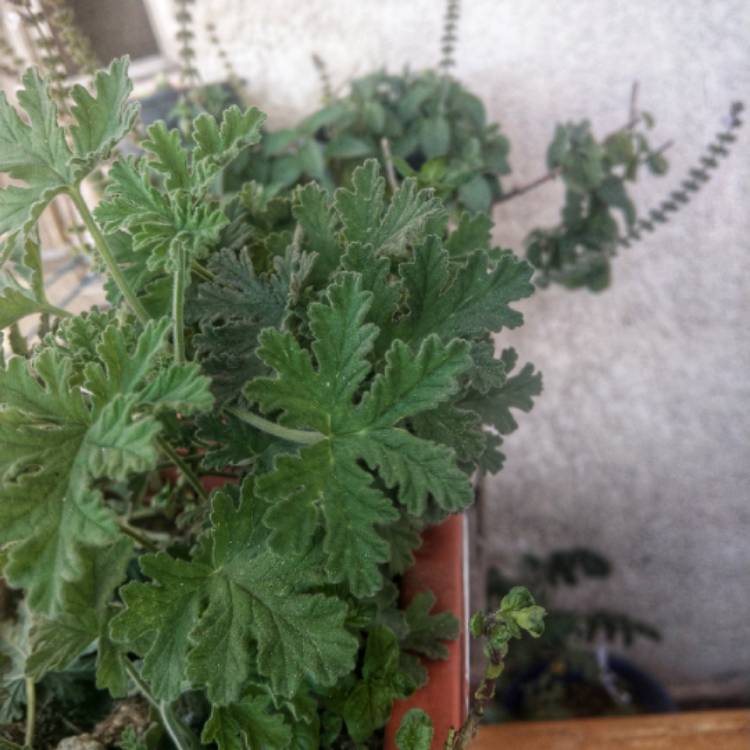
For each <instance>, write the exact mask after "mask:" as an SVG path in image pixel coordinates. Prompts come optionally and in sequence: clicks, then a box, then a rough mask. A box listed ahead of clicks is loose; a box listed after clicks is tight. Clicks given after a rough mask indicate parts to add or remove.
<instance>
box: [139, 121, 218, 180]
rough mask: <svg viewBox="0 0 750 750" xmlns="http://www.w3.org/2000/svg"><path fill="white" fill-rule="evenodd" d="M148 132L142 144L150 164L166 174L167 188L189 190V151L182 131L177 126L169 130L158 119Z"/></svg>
mask: <svg viewBox="0 0 750 750" xmlns="http://www.w3.org/2000/svg"><path fill="white" fill-rule="evenodd" d="M208 119H209V120H213V118H208ZM214 122H215V121H214ZM146 132H147V133H148V138H147V139H146V140H145V141H143V142H142V143H141V146H142V147H143V149H144V150H145V151H146V152H147V153H148V154H149V164H150V165H151V166H152V167H153V168H154V169H155V170H156V171H157V172H161V173H162V174H163V175H166V187H167V190H189V189H190V168H189V166H188V153H187V151H185V150H184V149H183V148H182V137H181V135H180V131H179V130H177V128H173V129H172V130H167V125H166V123H165V122H164V121H162V120H158V121H157V122H155V123H154V124H153V125H150V126H149V128H148V130H147V131H146Z"/></svg>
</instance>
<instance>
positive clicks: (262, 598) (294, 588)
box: [0, 60, 541, 750]
mask: <svg viewBox="0 0 750 750" xmlns="http://www.w3.org/2000/svg"><path fill="white" fill-rule="evenodd" d="M129 93H130V84H129V81H128V78H127V63H126V61H124V60H118V61H115V62H114V63H112V65H111V66H110V67H109V69H108V70H107V71H102V72H100V73H98V74H97V76H96V78H95V81H94V87H93V90H92V91H88V90H87V89H85V88H84V87H83V86H80V85H79V86H76V87H74V88H73V89H72V91H71V97H72V100H73V102H74V106H73V107H72V111H71V116H72V120H71V121H70V123H68V124H66V125H64V126H63V125H61V124H60V122H59V120H58V114H57V109H56V107H55V104H54V102H53V100H52V98H51V96H50V92H49V89H48V86H47V85H46V84H45V82H44V81H43V80H42V79H41V78H40V76H39V75H38V74H37V73H36V72H35V71H29V72H27V73H26V75H25V76H24V78H23V88H22V89H21V90H20V91H19V93H18V102H19V104H20V107H21V108H22V110H23V111H22V112H20V111H18V110H16V109H14V107H12V106H11V105H10V104H9V103H8V101H7V100H6V99H5V97H3V98H2V99H0V119H1V120H2V123H3V128H2V134H1V135H0V169H1V170H2V171H3V172H5V173H6V174H8V175H9V176H10V177H12V178H13V179H14V180H15V181H16V184H15V185H13V186H12V187H7V188H5V189H3V190H2V191H0V227H1V228H2V231H3V233H4V234H5V236H6V238H5V243H4V245H3V248H4V249H3V261H4V266H3V273H4V276H3V290H2V297H1V298H0V315H2V325H3V327H8V326H13V325H15V324H17V323H18V322H19V321H21V320H24V319H26V318H29V317H30V316H35V315H38V316H41V317H42V318H43V319H44V321H45V323H44V325H43V326H42V328H41V329H40V336H39V339H38V340H37V341H36V342H35V343H33V345H32V346H31V347H28V348H26V349H24V348H22V347H19V346H17V345H14V348H15V349H16V355H15V356H11V357H10V358H9V359H8V360H7V361H6V362H4V363H3V366H2V369H0V401H1V403H2V406H1V407H0V472H1V476H2V488H1V489H0V544H1V545H2V548H1V549H2V558H1V559H0V563H1V564H2V573H3V576H4V578H5V580H6V581H7V583H8V584H9V585H10V586H11V587H13V589H16V590H18V591H20V592H22V594H23V596H22V599H21V600H17V598H15V597H12V600H11V602H10V604H9V605H8V611H7V612H5V613H4V619H3V628H4V644H7V645H4V646H3V658H4V659H5V664H6V666H7V669H6V668H4V671H3V677H2V680H3V681H2V688H0V690H2V692H1V693H0V695H1V697H0V700H1V701H2V703H1V704H0V705H1V709H0V710H1V711H2V714H1V715H2V717H3V720H4V721H13V720H17V719H22V717H24V716H26V719H27V728H28V723H29V722H28V717H29V716H33V713H34V708H35V707H38V708H39V717H40V718H39V721H40V722H41V723H43V720H45V719H44V716H43V714H44V711H45V710H48V711H49V712H51V713H54V712H55V711H58V712H59V711H60V710H61V709H60V706H61V704H60V701H59V699H58V698H56V693H55V691H54V683H55V681H56V680H58V681H59V680H60V679H62V678H61V676H66V675H67V676H68V679H72V678H71V677H70V675H73V674H79V673H81V672H82V671H84V670H87V671H86V674H88V675H89V682H88V684H89V685H90V684H91V682H92V681H95V684H96V687H97V688H98V689H99V690H100V691H107V692H108V694H109V696H110V700H115V701H117V700H120V701H122V700H125V699H126V696H128V694H130V693H131V692H132V691H133V690H134V689H135V690H137V691H139V692H140V693H141V694H142V695H143V696H145V698H147V700H148V701H149V702H150V704H151V706H152V712H153V716H154V718H155V719H157V720H158V726H159V727H160V729H159V730H158V731H161V732H163V733H165V735H168V736H169V738H170V739H171V741H172V742H173V743H175V744H176V745H177V746H178V747H180V748H188V747H191V746H194V745H196V743H198V742H202V743H204V744H211V743H215V744H216V745H217V746H218V747H219V748H220V750H229V749H230V748H231V749H232V750H233V749H234V748H238V747H250V748H260V747H274V748H276V747H279V748H280V747H299V748H304V747H330V748H350V747H368V746H373V745H372V743H374V742H377V733H378V732H379V730H380V729H381V728H382V727H383V725H384V724H385V723H386V721H387V719H388V717H389V715H390V710H391V704H392V702H393V701H394V700H395V699H397V698H401V697H404V696H407V695H409V694H411V693H412V692H413V691H414V690H415V689H416V688H417V687H419V686H420V685H422V684H423V683H424V681H425V679H426V674H425V670H424V667H423V665H422V663H421V658H422V657H429V658H441V657H444V655H445V646H444V645H443V643H442V641H444V640H446V639H451V638H453V637H455V635H456V632H457V623H456V621H455V620H454V618H453V617H452V615H450V614H449V613H442V612H435V611H434V597H433V596H432V594H431V593H430V592H423V593H421V594H419V595H417V596H416V597H414V599H412V600H411V601H410V602H407V603H405V605H403V606H402V604H401V603H400V602H399V597H398V588H397V585H396V582H397V580H398V577H399V576H400V575H401V574H402V573H403V572H404V571H405V570H406V569H407V568H408V567H409V566H410V565H411V564H412V561H413V557H412V553H413V551H414V549H415V548H416V547H417V546H418V545H419V543H420V534H419V532H420V530H421V529H422V528H424V526H425V525H427V524H430V523H434V522H436V521H438V520H440V519H442V518H444V517H446V516H447V515H448V514H450V513H455V512H458V511H460V510H462V509H463V508H465V507H467V506H468V505H469V504H470V503H471V501H472V499H473V493H472V487H471V482H470V477H471V475H472V473H473V472H475V471H477V470H478V471H480V472H483V471H491V472H494V471H497V470H498V469H499V468H500V467H501V465H502V453H501V452H500V445H501V442H502V439H503V437H504V436H505V435H507V434H508V433H510V432H512V431H513V430H514V429H515V428H516V426H517V425H516V421H515V417H514V411H516V410H520V411H527V410H528V409H529V408H530V407H531V405H532V401H533V398H534V397H535V396H536V395H538V394H539V392H540V390H541V380H540V376H539V374H538V373H536V372H535V371H534V369H533V367H532V366H531V365H525V366H523V367H520V368H519V367H517V366H516V361H517V356H516V354H515V352H513V351H512V350H506V351H504V352H503V353H502V355H501V356H500V357H499V358H495V356H494V344H493V341H492V339H491V337H490V334H491V333H492V332H496V331H501V330H503V329H510V328H515V327H517V326H519V325H520V324H521V323H522V316H521V314H520V313H519V312H518V311H517V310H515V309H514V308H513V303H515V302H517V301H518V300H521V299H523V298H525V297H528V296H529V295H530V294H531V293H532V290H533V287H532V284H531V282H530V278H531V275H532V269H531V267H530V266H529V265H528V264H527V263H526V262H524V261H522V260H519V259H518V258H517V257H515V256H514V255H513V253H512V252H510V251H508V250H501V249H498V248H494V247H492V246H491V243H490V227H491V225H490V222H489V221H488V220H487V219H486V217H485V216H483V215H481V214H479V215H470V214H464V215H462V216H461V217H460V218H459V220H458V222H457V224H456V226H455V227H452V226H451V224H450V221H449V218H450V216H449V213H448V212H447V211H446V209H445V208H444V207H443V204H442V203H441V202H440V201H439V200H438V199H437V198H436V197H435V196H434V194H433V192H432V191H430V190H424V189H420V186H419V185H418V184H417V181H416V180H414V179H407V180H404V181H403V183H402V184H401V185H400V186H399V187H398V189H396V190H395V191H391V190H389V189H388V186H387V184H386V180H385V178H384V177H383V176H382V175H381V170H380V168H379V166H378V164H377V162H376V161H374V160H370V161H366V162H365V163H364V164H363V165H362V166H360V167H358V168H356V169H354V170H353V171H352V172H351V175H350V177H349V178H348V179H347V181H346V186H344V187H340V188H338V189H337V190H336V191H335V192H333V193H332V192H330V191H327V190H325V189H324V188H323V187H320V186H318V185H316V184H308V185H305V186H301V187H298V188H296V189H295V190H293V191H291V192H284V193H280V194H277V195H275V196H274V197H273V198H271V199H268V198H267V196H263V195H262V194H261V193H262V189H261V190H259V188H258V186H257V185H252V184H251V185H247V186H246V187H244V188H243V189H242V190H240V191H238V192H236V193H233V194H230V195H225V196H222V195H221V194H219V193H218V192H217V191H216V184H217V180H218V178H219V177H220V175H221V173H222V170H223V169H224V168H225V167H226V166H227V165H228V164H229V163H230V162H231V161H232V160H233V159H235V158H236V157H237V156H238V155H239V154H240V153H241V152H242V151H243V150H244V149H247V148H248V147H252V146H253V145H254V144H256V143H258V141H259V139H260V137H261V127H262V123H263V115H261V113H260V112H258V111H257V110H255V109H248V110H246V111H241V110H240V109H239V108H237V107H231V108H229V109H227V110H225V111H224V113H223V115H222V118H221V120H220V121H217V120H216V119H215V118H213V117H212V116H210V115H208V114H203V115H201V116H199V117H197V118H195V119H194V121H193V124H192V130H191V132H190V137H189V139H188V140H184V139H183V138H182V137H181V135H180V133H179V132H178V131H176V130H171V131H170V130H168V129H167V127H166V126H165V125H164V124H163V123H161V122H159V123H155V124H153V125H152V126H151V127H149V129H148V132H147V136H146V138H145V140H143V142H142V144H141V146H142V149H143V154H142V155H141V156H138V157H132V156H131V157H122V156H121V157H117V158H116V160H115V161H114V163H113V164H112V165H111V168H110V169H109V173H108V176H107V183H108V185H107V189H106V193H105V195H104V199H103V200H102V201H101V202H100V203H99V205H98V206H97V207H96V209H95V210H94V211H93V213H92V211H91V210H90V209H89V207H88V205H87V202H86V200H85V198H84V195H83V193H82V191H81V181H82V180H83V179H84V178H85V177H86V176H87V175H88V174H90V173H91V172H92V170H94V169H96V168H97V167H98V165H100V164H101V163H103V162H104V161H105V160H106V159H108V158H109V157H110V155H111V154H112V152H113V149H114V148H115V147H116V145H117V143H118V142H119V141H120V140H121V139H122V138H124V137H125V136H126V134H128V133H129V132H130V131H131V130H132V128H133V125H134V121H135V118H136V114H137V112H136V108H135V106H134V105H133V104H131V103H130V102H129V101H128V97H129ZM60 194H64V195H67V196H68V197H69V198H70V199H72V201H73V203H74V204H75V206H76V208H77V210H78V211H79V213H80V215H81V219H82V221H83V222H84V223H85V225H86V226H87V228H88V231H89V233H90V235H91V238H92V241H93V243H94V246H95V248H96V252H97V263H98V264H99V266H100V268H101V270H102V271H103V272H104V273H105V274H106V276H107V285H106V286H107V294H108V297H109V300H110V302H111V307H110V308H108V309H107V310H96V309H93V310H90V311H87V312H85V313H83V314H80V315H76V316H73V315H70V314H69V313H67V312H66V311H64V310H61V309H59V308H56V307H55V306H54V305H51V304H50V303H49V301H48V300H47V297H46V293H45V284H44V274H43V267H42V264H41V261H40V252H39V244H38V238H37V232H36V228H35V227H36V221H37V219H38V218H39V216H40V214H41V213H42V212H43V210H44V209H45V207H46V206H47V205H48V204H49V202H50V201H51V200H52V199H53V198H55V197H56V196H58V195H60ZM219 478H220V479H219ZM211 482H213V483H214V486H215V485H216V484H222V485H223V486H219V487H217V488H215V489H214V490H213V491H210V489H209V488H210V486H211ZM102 694H103V693H101V692H100V693H98V695H100V696H101V695H102ZM32 724H33V719H32ZM31 728H32V730H33V725H32V727H31ZM157 734H158V732H157ZM136 739H137V740H138V741H139V742H140V741H141V740H142V741H144V742H146V739H147V738H136ZM27 740H28V742H27V744H31V741H30V739H29V738H28V737H27ZM131 740H133V738H132V737H131ZM133 741H135V740H133ZM149 741H150V742H153V741H156V740H154V739H153V737H151V740H149Z"/></svg>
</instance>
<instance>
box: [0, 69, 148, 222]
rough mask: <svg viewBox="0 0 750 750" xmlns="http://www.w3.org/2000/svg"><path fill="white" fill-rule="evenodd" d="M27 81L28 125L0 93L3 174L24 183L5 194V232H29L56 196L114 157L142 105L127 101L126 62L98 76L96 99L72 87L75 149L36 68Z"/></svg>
mask: <svg viewBox="0 0 750 750" xmlns="http://www.w3.org/2000/svg"><path fill="white" fill-rule="evenodd" d="M22 81H23V88H22V89H21V90H20V91H19V92H18V96H17V98H18V103H19V104H20V106H21V107H22V108H23V109H24V111H25V112H26V115H27V119H28V123H27V122H24V121H23V120H22V119H21V118H20V117H19V116H18V113H17V112H16V111H15V109H14V108H13V107H12V106H11V105H10V104H9V103H8V101H7V99H6V97H5V94H3V93H0V172H6V173H7V174H8V175H9V176H10V177H12V178H13V179H16V180H20V181H22V182H23V183H25V185H24V186H23V187H19V186H10V187H6V188H4V189H2V190H0V234H2V233H5V232H15V231H17V230H22V231H23V232H24V233H27V232H28V231H29V230H30V228H31V225H32V224H33V223H34V222H35V221H36V219H37V218H38V217H39V215H40V214H41V212H42V211H43V210H44V208H45V207H46V206H47V204H48V203H49V202H50V201H51V200H52V198H54V197H55V196H56V195H57V194H59V193H60V192H62V191H64V190H66V189H68V188H70V187H74V186H76V185H77V184H78V183H79V182H80V181H81V180H82V179H83V178H84V177H85V176H86V175H87V174H88V173H89V172H91V170H92V169H93V168H94V167H95V165H96V164H97V163H98V162H100V161H101V160H102V159H104V158H106V157H107V156H109V154H110V152H111V151H112V149H113V148H114V146H115V145H116V144H117V142H118V141H120V140H121V139H122V138H123V137H124V136H125V134H126V133H127V132H128V131H129V130H130V129H131V128H132V127H133V124H134V122H135V117H136V115H137V106H136V105H134V104H132V103H129V102H128V100H127V99H128V95H129V93H130V82H129V80H128V77H127V59H126V58H121V59H119V60H115V61H114V62H113V63H112V64H111V65H110V67H109V69H108V70H107V71H106V72H105V71H100V72H99V73H98V74H97V75H96V77H95V79H94V86H95V93H94V95H93V96H92V95H91V94H90V93H89V92H87V91H86V90H85V89H84V88H83V87H82V86H80V85H77V86H74V87H73V90H72V93H71V96H72V97H73V100H74V106H73V108H72V114H73V118H74V122H73V124H72V125H71V127H70V137H71V140H72V143H73V151H71V149H70V147H69V145H68V142H67V140H66V136H65V131H64V130H63V128H62V127H61V126H60V125H59V124H58V113H57V109H56V107H55V105H54V103H53V101H52V98H51V96H50V94H49V91H48V87H47V84H46V83H45V81H43V80H42V79H41V78H40V76H39V74H38V73H37V72H36V71H35V70H33V69H29V70H27V71H26V73H25V74H24V76H23V79H22Z"/></svg>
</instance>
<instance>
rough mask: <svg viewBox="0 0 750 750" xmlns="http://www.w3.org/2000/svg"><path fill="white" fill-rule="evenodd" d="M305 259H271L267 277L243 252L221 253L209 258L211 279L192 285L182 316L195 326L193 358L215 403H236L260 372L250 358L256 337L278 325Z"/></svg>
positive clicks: (308, 261) (292, 296) (305, 271)
mask: <svg viewBox="0 0 750 750" xmlns="http://www.w3.org/2000/svg"><path fill="white" fill-rule="evenodd" d="M311 260H312V259H311V258H310V257H309V256H305V255H300V254H295V253H294V252H292V253H289V254H288V256H287V258H286V259H277V261H276V263H275V269H274V272H273V273H270V274H265V275H262V276H258V275H257V274H256V273H255V269H254V268H253V264H252V261H251V260H250V256H249V254H248V253H247V252H246V251H240V253H239V254H235V253H234V252H232V251H231V250H221V251H220V252H218V253H216V254H214V255H213V256H212V257H211V260H210V261H209V269H210V271H211V272H212V273H213V276H214V278H213V280H212V281H208V282H205V283H203V284H200V285H199V286H198V290H197V295H196V296H195V298H194V299H193V300H192V301H191V302H190V303H189V304H188V306H187V315H188V317H189V318H190V319H192V320H196V321H197V322H198V324H199V326H200V329H201V330H200V333H199V334H198V335H197V336H196V337H195V339H194V341H195V344H196V346H197V349H198V357H199V359H200V360H201V363H202V366H203V368H204V370H205V372H206V373H207V374H208V375H210V376H211V377H212V379H213V388H214V392H215V393H216V394H217V395H218V396H219V398H220V399H221V400H227V399H232V398H236V396H237V394H238V392H239V391H241V389H242V387H243V386H244V385H245V383H246V382H247V381H248V380H250V379H251V378H252V377H254V376H255V375H259V374H260V373H261V372H262V371H263V367H262V364H261V362H260V361H259V360H258V358H257V357H256V356H255V349H256V347H257V345H258V334H259V333H260V332H261V330H263V329H264V328H268V327H271V328H277V327H279V326H280V325H281V323H282V321H283V320H284V318H285V316H286V314H287V308H288V306H289V305H290V304H292V303H293V302H294V301H295V298H296V291H295V290H296V289H298V288H299V286H300V285H301V284H302V283H303V282H304V281H305V279H306V277H307V275H308V273H309V272H310V265H311Z"/></svg>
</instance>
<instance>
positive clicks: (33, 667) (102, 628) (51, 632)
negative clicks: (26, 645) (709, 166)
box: [26, 539, 131, 682]
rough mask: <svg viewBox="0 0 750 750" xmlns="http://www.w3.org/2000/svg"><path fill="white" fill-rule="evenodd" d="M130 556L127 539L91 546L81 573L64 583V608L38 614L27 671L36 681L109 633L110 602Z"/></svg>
mask: <svg viewBox="0 0 750 750" xmlns="http://www.w3.org/2000/svg"><path fill="white" fill-rule="evenodd" d="M130 556H131V544H130V542H129V541H128V540H127V539H120V540H118V541H117V542H116V543H115V544H113V545H111V546H109V547H103V548H88V549H87V550H86V552H85V554H84V555H82V561H83V563H82V567H83V573H82V575H81V576H80V577H79V578H78V579H76V580H75V581H66V582H65V583H63V587H62V594H61V600H62V607H61V612H60V613H59V614H57V615H56V616H54V617H44V616H42V617H39V618H36V619H35V620H34V623H33V626H32V628H31V633H30V638H29V640H30V650H31V653H30V656H29V658H28V659H27V661H26V674H27V675H28V676H29V677H32V678H33V679H34V681H35V682H39V681H40V680H41V679H42V678H43V677H44V675H46V674H47V673H48V672H51V671H60V670H63V669H65V668H66V667H68V666H69V665H70V664H72V663H73V662H74V661H75V660H76V659H77V658H78V657H79V656H80V655H81V654H82V653H83V652H84V651H85V650H86V649H87V648H88V647H89V646H90V645H91V644H92V643H93V642H94V641H96V640H97V639H98V638H100V637H101V636H102V635H105V634H106V625H107V622H108V619H109V610H108V604H109V601H110V599H111V597H112V593H113V592H114V590H115V588H116V587H117V586H118V585H119V584H120V583H122V581H123V579H124V578H125V568H126V566H127V564H128V561H129V560H130ZM100 658H101V656H100Z"/></svg>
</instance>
